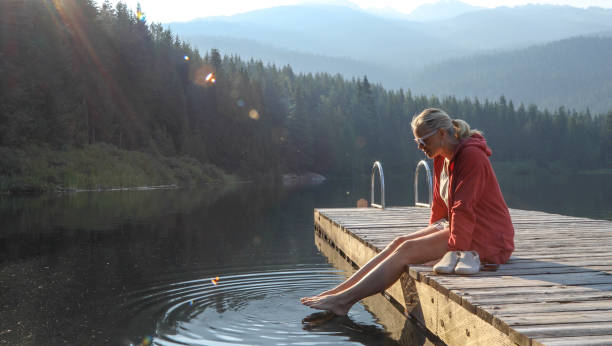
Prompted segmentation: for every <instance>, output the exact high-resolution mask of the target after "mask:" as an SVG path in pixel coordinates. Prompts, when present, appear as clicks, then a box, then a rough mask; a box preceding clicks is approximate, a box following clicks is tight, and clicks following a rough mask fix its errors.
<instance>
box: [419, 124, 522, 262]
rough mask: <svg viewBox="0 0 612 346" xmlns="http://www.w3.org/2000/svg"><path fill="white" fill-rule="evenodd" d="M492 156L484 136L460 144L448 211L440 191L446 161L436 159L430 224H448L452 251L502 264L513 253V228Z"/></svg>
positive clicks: (452, 167)
mask: <svg viewBox="0 0 612 346" xmlns="http://www.w3.org/2000/svg"><path fill="white" fill-rule="evenodd" d="M489 156H491V149H490V148H489V147H488V146H487V141H486V140H485V139H484V137H482V136H481V135H479V134H474V135H472V136H471V137H468V138H464V139H462V140H461V142H460V143H459V146H458V147H457V149H456V151H455V153H454V155H453V157H452V158H451V160H450V162H449V166H448V170H449V190H448V206H449V207H448V208H447V206H446V204H445V203H444V200H443V199H442V196H440V191H439V190H440V188H439V181H440V172H441V171H442V168H443V165H444V157H442V156H438V157H435V158H434V186H433V192H434V193H433V195H434V200H433V203H432V207H431V217H430V223H434V222H436V221H438V220H440V219H443V218H445V219H447V220H448V221H449V227H450V237H449V239H448V247H449V250H450V251H471V250H474V251H476V252H478V255H479V256H480V258H481V260H482V261H483V262H491V263H498V264H501V263H506V262H507V261H508V259H509V258H510V255H511V254H512V251H513V250H514V227H513V226H512V221H511V220H510V213H509V211H508V206H507V205H506V202H505V201H504V197H503V196H502V193H501V190H500V188H499V183H498V182H497V177H496V176H495V173H494V172H493V167H491V162H490V161H489Z"/></svg>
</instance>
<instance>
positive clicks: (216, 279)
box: [210, 276, 219, 286]
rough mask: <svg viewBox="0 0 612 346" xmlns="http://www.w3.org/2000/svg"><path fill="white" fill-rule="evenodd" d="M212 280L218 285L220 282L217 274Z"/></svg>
mask: <svg viewBox="0 0 612 346" xmlns="http://www.w3.org/2000/svg"><path fill="white" fill-rule="evenodd" d="M210 282H212V284H213V285H215V286H217V285H218V284H219V277H218V276H217V277H216V278H214V279H210Z"/></svg>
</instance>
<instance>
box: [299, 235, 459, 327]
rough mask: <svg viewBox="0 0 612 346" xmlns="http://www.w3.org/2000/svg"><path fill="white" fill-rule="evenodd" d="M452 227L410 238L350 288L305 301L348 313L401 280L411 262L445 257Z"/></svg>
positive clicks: (314, 305) (338, 312)
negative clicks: (357, 303)
mask: <svg viewBox="0 0 612 346" xmlns="http://www.w3.org/2000/svg"><path fill="white" fill-rule="evenodd" d="M448 237H449V231H448V229H444V230H441V231H436V232H434V233H431V234H428V235H426V236H422V237H418V238H415V239H410V240H406V241H405V242H403V243H402V244H401V245H400V246H398V247H397V248H396V249H395V250H394V251H393V252H392V253H391V254H389V255H388V256H387V257H386V258H384V259H383V260H382V261H380V263H378V265H377V266H375V267H374V268H373V269H371V270H370V271H369V272H368V273H367V274H366V275H365V276H363V277H362V278H361V280H359V281H358V282H357V283H355V284H353V285H352V286H350V287H349V288H347V289H345V290H342V291H339V292H337V293H332V294H329V295H326V296H320V297H313V298H312V299H309V300H307V301H305V302H304V304H305V305H307V306H310V307H311V308H315V309H319V310H328V311H332V312H334V313H335V314H337V315H346V313H347V312H348V311H349V309H350V308H351V306H353V304H355V303H356V302H358V301H359V300H361V299H363V298H365V297H368V296H371V295H373V294H375V293H378V292H382V291H383V290H384V289H386V288H388V287H389V286H391V285H392V284H393V283H394V282H395V281H397V280H398V279H399V277H400V275H401V274H402V273H403V272H404V271H405V270H406V265H407V264H415V263H424V262H427V261H431V260H433V259H436V258H440V257H442V256H443V255H444V254H445V253H446V251H447V249H448V245H447V244H448Z"/></svg>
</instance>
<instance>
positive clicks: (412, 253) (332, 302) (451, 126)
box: [301, 108, 514, 315]
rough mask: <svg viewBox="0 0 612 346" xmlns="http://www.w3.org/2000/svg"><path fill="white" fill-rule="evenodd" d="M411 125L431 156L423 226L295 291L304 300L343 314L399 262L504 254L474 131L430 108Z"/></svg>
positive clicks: (504, 227) (379, 287)
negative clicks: (347, 273)
mask: <svg viewBox="0 0 612 346" xmlns="http://www.w3.org/2000/svg"><path fill="white" fill-rule="evenodd" d="M412 132H413V134H414V138H415V141H416V142H417V145H418V147H419V149H421V150H422V151H423V152H424V153H425V154H426V155H427V157H429V158H433V159H434V186H433V192H434V193H433V195H434V200H433V203H432V207H431V217H430V220H429V223H430V224H429V226H428V227H426V228H424V229H422V230H420V231H418V232H415V233H413V234H410V235H407V236H401V237H398V238H396V239H394V240H393V241H392V242H391V244H389V245H388V246H387V247H386V248H385V249H384V250H383V251H382V252H380V253H379V254H378V255H376V256H375V257H374V258H372V259H371V260H370V261H369V262H368V263H366V264H365V265H364V266H363V267H361V268H360V269H359V270H358V271H357V272H356V273H355V274H353V276H351V277H350V278H348V279H347V280H346V281H344V282H343V283H342V284H340V285H338V286H337V287H335V288H333V289H331V290H329V291H325V292H323V293H320V294H319V295H316V296H314V297H306V298H302V299H301V301H302V303H303V304H304V305H307V306H310V307H312V308H315V309H320V310H328V311H332V312H334V313H335V314H337V315H346V313H347V312H348V311H349V309H350V308H351V306H353V304H355V303H356V302H357V301H359V300H361V299H363V298H365V297H368V296H371V295H373V294H376V293H379V292H382V291H383V290H385V289H386V288H388V287H389V286H391V285H392V284H393V283H394V282H395V281H397V280H398V279H399V277H400V275H401V274H402V273H403V272H404V271H405V269H406V265H409V264H421V263H428V262H434V261H436V260H438V259H440V258H442V257H443V256H444V255H445V254H446V253H449V254H452V253H454V252H455V251H474V252H476V253H477V254H478V255H479V257H480V259H481V260H483V261H484V262H489V263H496V264H501V263H506V262H507V261H508V259H509V258H510V254H511V253H512V251H513V250H514V240H513V239H514V229H513V227H512V222H511V220H510V214H509V212H508V207H507V206H506V203H505V202H504V199H503V196H502V194H501V190H500V188H499V184H498V183H497V178H496V177H495V173H494V172H493V168H492V167H491V163H490V162H489V158H488V157H489V156H490V155H491V150H490V149H489V147H488V146H487V143H486V141H485V139H484V137H483V136H482V134H481V133H480V132H479V131H477V130H471V129H470V126H469V125H468V124H467V123H466V122H465V121H463V120H459V119H455V120H452V119H451V118H450V117H449V116H448V115H447V114H446V113H445V112H444V111H442V110H439V109H436V108H428V109H425V110H424V111H423V112H421V114H419V115H417V116H415V117H414V118H413V119H412ZM444 258H445V259H446V258H447V256H444ZM443 261H444V259H443Z"/></svg>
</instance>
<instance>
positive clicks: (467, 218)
mask: <svg viewBox="0 0 612 346" xmlns="http://www.w3.org/2000/svg"><path fill="white" fill-rule="evenodd" d="M458 159H460V160H461V162H460V163H458V162H456V165H455V171H454V172H452V173H451V174H452V175H453V186H452V189H453V191H452V192H453V198H452V201H453V205H452V207H451V210H450V220H449V221H450V237H449V239H448V245H449V248H450V249H451V250H461V251H466V250H470V249H471V244H472V234H473V233H474V227H475V226H476V216H475V213H474V207H475V206H476V204H477V203H478V201H479V200H480V198H481V197H482V195H483V193H484V191H485V188H486V186H485V182H486V181H487V179H486V175H487V174H488V169H487V167H488V158H487V156H486V154H485V153H484V152H483V151H482V150H480V149H479V148H465V149H464V150H463V152H462V153H461V157H460V158H458Z"/></svg>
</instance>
